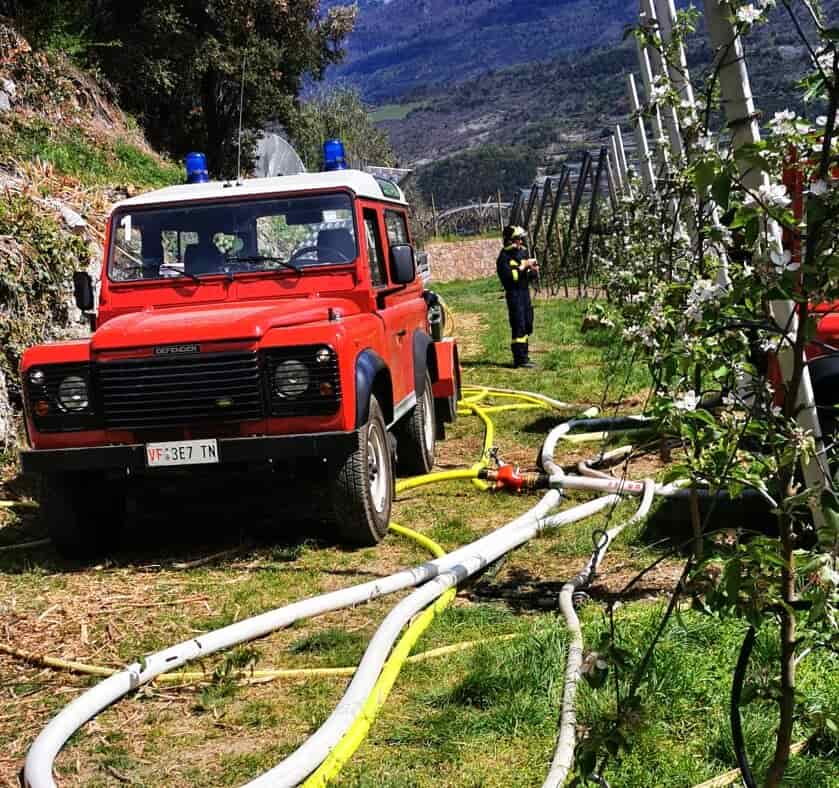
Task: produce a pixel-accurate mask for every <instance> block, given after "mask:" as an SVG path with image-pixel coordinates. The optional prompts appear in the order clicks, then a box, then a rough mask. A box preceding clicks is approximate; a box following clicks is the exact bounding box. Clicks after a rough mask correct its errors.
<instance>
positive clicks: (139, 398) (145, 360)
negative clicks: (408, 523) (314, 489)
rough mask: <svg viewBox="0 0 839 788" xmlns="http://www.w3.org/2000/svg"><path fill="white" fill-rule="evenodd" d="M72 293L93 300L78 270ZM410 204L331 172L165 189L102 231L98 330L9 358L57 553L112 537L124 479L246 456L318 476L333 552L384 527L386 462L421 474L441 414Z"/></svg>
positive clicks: (443, 365)
mask: <svg viewBox="0 0 839 788" xmlns="http://www.w3.org/2000/svg"><path fill="white" fill-rule="evenodd" d="M75 289H76V301H77V304H78V305H79V308H80V309H82V310H83V311H90V310H92V309H93V307H94V291H93V286H92V282H91V280H90V277H89V276H87V275H86V274H83V273H82V274H76V277H75ZM433 301H434V296H433V294H431V293H429V292H427V291H424V288H423V284H422V281H421V280H420V278H419V277H418V276H417V267H416V261H415V251H414V248H413V246H412V244H411V234H410V230H409V222H408V205H407V203H406V201H405V198H404V196H403V194H402V192H401V190H400V189H399V188H398V187H397V186H395V185H394V184H392V183H390V182H388V181H385V180H380V179H378V178H375V177H373V176H372V175H370V174H367V173H364V172H359V171H354V170H347V169H340V170H336V171H332V172H324V173H316V174H301V175H294V176H287V177H279V178H265V179H253V180H245V181H244V182H229V183H220V182H204V183H195V184H188V185H183V186H173V187H169V188H165V189H162V190H159V191H155V192H151V193H148V194H144V195H142V196H139V197H134V198H131V199H128V200H125V201H124V202H121V203H119V204H118V205H116V206H115V208H114V209H113V212H112V214H111V216H110V219H109V221H108V227H107V234H106V240H105V248H104V262H103V268H102V279H101V288H100V294H99V304H98V311H97V313H96V314H95V316H93V315H91V318H92V321H93V322H94V326H95V330H94V332H93V334H92V336H91V337H90V338H88V339H84V340H78V341H70V342H59V343H55V344H48V345H41V346H38V347H33V348H30V349H28V350H27V351H26V352H25V354H24V356H23V359H22V362H21V375H22V380H23V391H24V395H25V397H24V399H25V416H26V429H27V434H28V439H29V444H30V446H31V448H30V449H27V450H25V451H22V452H21V463H22V466H23V469H24V471H31V472H37V473H40V474H41V475H42V478H43V493H42V497H41V507H42V513H43V516H44V518H45V519H46V522H47V523H48V527H49V531H50V535H51V536H52V538H53V540H54V542H55V543H56V545H57V547H58V549H59V550H60V551H61V552H62V553H64V554H67V555H86V554H89V553H93V552H96V551H98V550H101V549H102V548H103V547H105V546H106V545H108V544H109V543H111V542H112V540H113V538H114V537H115V536H116V535H117V534H118V533H119V529H120V525H121V522H122V520H123V518H124V513H125V501H126V494H127V492H128V490H129V489H130V486H131V484H132V483H133V480H134V479H135V478H136V477H141V478H143V479H146V480H147V479H148V477H150V476H152V477H154V476H159V477H163V476H165V475H167V474H172V473H183V472H184V470H187V471H202V470H208V469H209V470H211V471H221V470H223V468H214V467H213V466H225V467H226V468H227V467H229V468H230V469H233V468H235V467H242V466H245V467H247V466H249V465H252V464H257V465H260V466H262V467H263V468H267V469H269V470H270V469H271V468H273V469H275V470H276V471H277V472H281V473H283V474H292V473H301V474H306V473H308V474H309V475H310V476H313V477H314V478H315V479H319V480H320V481H321V482H322V489H323V495H322V496H321V497H327V496H328V509H329V515H330V519H331V520H333V521H334V523H335V526H336V527H337V529H338V532H339V535H340V537H341V539H342V541H344V542H346V543H350V544H357V545H358V544H360V545H364V544H374V543H376V542H378V541H379V540H380V539H381V538H382V537H383V536H384V534H385V532H386V529H387V524H388V520H389V517H390V509H391V501H392V497H393V478H394V470H393V467H394V464H395V462H396V461H398V467H399V469H400V471H401V472H403V473H407V474H416V473H425V472H427V471H428V470H429V469H430V468H431V466H432V463H433V460H434V450H435V439H436V437H438V436H441V435H442V431H443V427H442V423H443V422H445V421H451V420H452V419H453V418H454V416H455V412H456V410H455V408H456V401H457V398H458V389H459V369H458V357H457V347H456V344H455V342H454V341H453V340H451V339H443V338H441V337H440V336H439V334H437V336H436V337H433V336H432V334H434V333H435V332H433V331H432V326H431V325H430V324H429V303H431V302H433Z"/></svg>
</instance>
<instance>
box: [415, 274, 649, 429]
mask: <svg viewBox="0 0 839 788" xmlns="http://www.w3.org/2000/svg"><path fill="white" fill-rule="evenodd" d="M432 287H433V288H434V290H435V291H437V292H439V293H440V295H442V296H443V298H444V299H445V300H446V302H447V303H449V302H450V303H451V305H453V306H454V307H455V310H454V311H455V315H457V313H458V312H461V311H463V312H469V313H471V314H476V315H479V316H480V317H481V323H482V332H481V336H480V342H481V346H482V352H481V353H480V357H479V358H477V359H468V360H466V361H464V362H463V366H464V369H465V379H466V380H467V381H468V382H470V383H474V384H486V385H490V384H491V385H498V386H505V387H510V388H517V389H526V390H533V391H539V392H541V393H543V394H548V395H550V396H552V397H555V398H557V399H561V400H564V401H567V402H579V403H588V404H592V403H593V404H596V405H600V404H605V405H606V406H611V403H614V401H615V400H618V399H624V398H626V397H628V396H630V395H632V394H635V393H637V392H638V391H640V390H641V389H643V388H645V387H646V386H648V385H649V381H650V379H649V374H648V372H647V370H646V368H645V366H644V365H643V364H642V363H641V362H640V361H639V360H638V359H637V357H636V356H635V354H634V352H633V348H632V346H631V345H628V344H626V343H624V342H622V341H617V342H616V341H615V340H614V338H613V337H612V336H610V335H609V334H607V333H606V332H605V331H602V330H598V331H590V332H588V333H586V334H581V333H580V325H581V323H582V319H583V315H584V314H585V304H584V303H581V302H577V301H567V300H564V299H559V298H556V299H550V300H548V299H542V298H538V299H537V300H536V303H535V320H534V332H533V336H532V337H531V341H530V348H531V357H532V358H533V359H534V360H535V361H536V363H537V364H538V368H537V369H534V370H525V369H512V367H511V363H512V357H511V352H510V326H509V323H508V320H507V309H506V303H505V301H504V298H503V293H502V290H501V286H500V284H499V283H498V281H497V280H496V279H495V278H490V279H484V280H479V281H477V282H452V283H443V284H433V285H432ZM455 319H456V317H455ZM633 410H636V411H637V410H638V408H637V406H635V407H634V408H633ZM610 411H614V407H613V406H611V407H606V409H605V410H604V413H605V414H607V415H608V413H609V412H610ZM510 418H511V419H513V420H514V418H515V417H510ZM521 418H525V417H521Z"/></svg>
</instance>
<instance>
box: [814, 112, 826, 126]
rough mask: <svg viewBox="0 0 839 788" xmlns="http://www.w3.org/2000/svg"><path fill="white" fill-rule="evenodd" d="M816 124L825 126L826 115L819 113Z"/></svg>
mask: <svg viewBox="0 0 839 788" xmlns="http://www.w3.org/2000/svg"><path fill="white" fill-rule="evenodd" d="M816 125H817V126H826V125H827V115H819V116H818V117H817V118H816Z"/></svg>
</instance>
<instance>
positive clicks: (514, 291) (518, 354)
mask: <svg viewBox="0 0 839 788" xmlns="http://www.w3.org/2000/svg"><path fill="white" fill-rule="evenodd" d="M526 235H527V234H526V233H525V231H524V228H522V227H517V226H516V225H508V226H507V227H505V228H504V231H503V233H502V240H503V242H504V248H503V249H502V250H501V254H499V255H498V261H497V262H496V264H495V268H496V271H497V272H498V278H499V279H500V280H501V284H502V285H504V295H505V297H506V299H507V313H508V315H509V318H510V330H511V331H512V333H513V342H512V344H511V345H510V350H512V351H513V366H514V367H528V368H532V367H535V366H536V365H535V364H534V363H533V362H532V361H531V360H530V356H529V354H528V347H527V340H528V337H529V336H530V334H532V333H533V304H532V303H531V301H530V280H531V278H532V277H535V276H536V272H537V271H538V270H539V265H538V263H537V262H536V260H535V259H534V258H532V257H527V252H526V250H525V248H524V241H525V238H526Z"/></svg>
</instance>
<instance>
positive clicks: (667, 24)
mask: <svg viewBox="0 0 839 788" xmlns="http://www.w3.org/2000/svg"><path fill="white" fill-rule="evenodd" d="M655 10H656V16H657V18H658V29H659V31H660V33H661V40H662V41H663V42H664V44H665V45H669V44H670V42H671V41H672V40H673V25H675V24H676V5H675V4H674V2H673V0H655ZM666 61H667V72H668V73H669V74H670V81H671V82H672V83H673V85H674V86H675V88H676V90H677V91H678V92H679V96H680V97H681V100H682V101H683V102H685V108H686V109H687V110H688V112H689V113H690V114H691V115H693V113H694V112H695V110H696V101H695V100H694V97H693V86H692V85H691V84H690V73H689V72H688V61H687V58H686V57H685V48H684V46H682V43H681V41H680V42H679V43H678V45H677V46H676V48H675V58H674V59H666Z"/></svg>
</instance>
